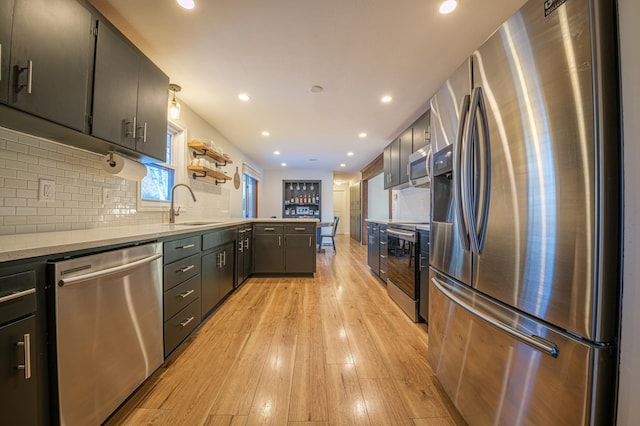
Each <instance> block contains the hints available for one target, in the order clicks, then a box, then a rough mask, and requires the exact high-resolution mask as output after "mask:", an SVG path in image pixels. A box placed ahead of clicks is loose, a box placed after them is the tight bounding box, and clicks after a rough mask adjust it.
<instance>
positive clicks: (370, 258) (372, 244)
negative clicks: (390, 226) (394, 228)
mask: <svg viewBox="0 0 640 426" xmlns="http://www.w3.org/2000/svg"><path fill="white" fill-rule="evenodd" d="M379 241H380V228H379V225H378V224H377V223H371V222H369V223H367V265H369V268H371V270H372V271H373V272H374V273H375V274H376V275H380V245H379Z"/></svg>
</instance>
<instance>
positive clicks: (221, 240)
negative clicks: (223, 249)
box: [202, 228, 237, 250]
mask: <svg viewBox="0 0 640 426" xmlns="http://www.w3.org/2000/svg"><path fill="white" fill-rule="evenodd" d="M236 231H237V229H236V228H225V229H219V230H216V231H213V232H208V233H206V234H204V235H203V236H202V250H209V249H212V248H214V247H218V246H221V245H223V244H226V243H228V242H230V241H233V240H235V239H236Z"/></svg>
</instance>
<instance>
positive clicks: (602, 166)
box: [429, 0, 622, 425]
mask: <svg viewBox="0 0 640 426" xmlns="http://www.w3.org/2000/svg"><path fill="white" fill-rule="evenodd" d="M616 33H617V29H616V11H615V2H612V1H610V0H566V1H563V0H547V1H544V0H529V1H528V3H526V4H525V5H524V6H523V8H522V9H521V10H520V11H518V12H517V13H515V14H514V15H513V16H512V17H511V18H509V19H508V20H507V21H506V22H505V23H504V24H503V25H502V26H501V27H500V28H499V29H498V30H497V31H496V32H495V33H494V34H493V35H492V36H491V37H490V38H489V39H487V40H486V41H485V42H484V44H482V46H481V47H480V48H478V49H477V50H476V51H474V52H473V55H472V56H471V57H470V58H468V60H467V61H466V62H465V63H464V64H463V65H462V66H461V67H460V68H459V69H458V70H457V71H456V72H454V73H453V74H452V75H451V77H450V78H449V79H448V80H447V81H446V82H445V83H444V85H443V86H442V88H441V89H440V90H439V91H438V92H437V93H436V95H435V96H434V97H433V99H432V101H431V117H432V125H431V128H432V134H433V139H432V149H433V151H434V152H435V154H434V158H433V165H432V173H433V177H432V189H431V194H432V224H431V252H430V265H431V267H430V288H429V362H430V364H431V366H432V368H433V370H434V371H435V372H436V374H437V377H438V379H439V381H440V383H441V384H442V386H443V388H444V389H445V391H446V392H447V394H448V395H449V396H450V398H451V399H452V401H453V402H454V403H455V405H456V406H457V408H458V409H459V411H460V412H461V414H462V415H463V417H464V418H465V419H466V420H467V421H468V422H469V423H470V424H472V425H486V424H491V425H494V424H502V425H519V424H531V425H561V424H567V425H581V424H598V425H600V424H611V423H613V422H614V416H615V404H616V381H617V374H618V373H617V361H618V335H619V330H618V329H619V325H618V324H619V297H620V252H621V250H620V233H621V221H620V216H621V210H622V208H621V198H620V191H621V189H620V188H621V177H620V174H621V170H620V169H621V161H620V157H621V148H620V138H619V111H618V110H619V91H618V83H617V62H618V55H617V44H616V43H617V42H616Z"/></svg>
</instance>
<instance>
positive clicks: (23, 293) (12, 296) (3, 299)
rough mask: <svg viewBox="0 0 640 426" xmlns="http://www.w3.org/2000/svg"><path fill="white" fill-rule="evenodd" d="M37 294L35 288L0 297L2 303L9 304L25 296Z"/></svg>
mask: <svg viewBox="0 0 640 426" xmlns="http://www.w3.org/2000/svg"><path fill="white" fill-rule="evenodd" d="M35 292H36V289H35V288H30V289H29V290H24V291H19V292H17V293H11V294H9V295H7V296H3V297H0V303H4V302H8V301H10V300H14V299H19V298H21V297H24V296H28V295H30V294H33V293H35Z"/></svg>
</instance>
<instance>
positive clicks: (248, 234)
mask: <svg viewBox="0 0 640 426" xmlns="http://www.w3.org/2000/svg"><path fill="white" fill-rule="evenodd" d="M252 234H253V233H252V229H251V226H241V227H239V228H238V236H237V250H236V268H237V272H236V276H237V280H236V285H240V284H242V283H243V282H245V280H246V279H247V278H249V275H251V267H252V256H253V237H252Z"/></svg>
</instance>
